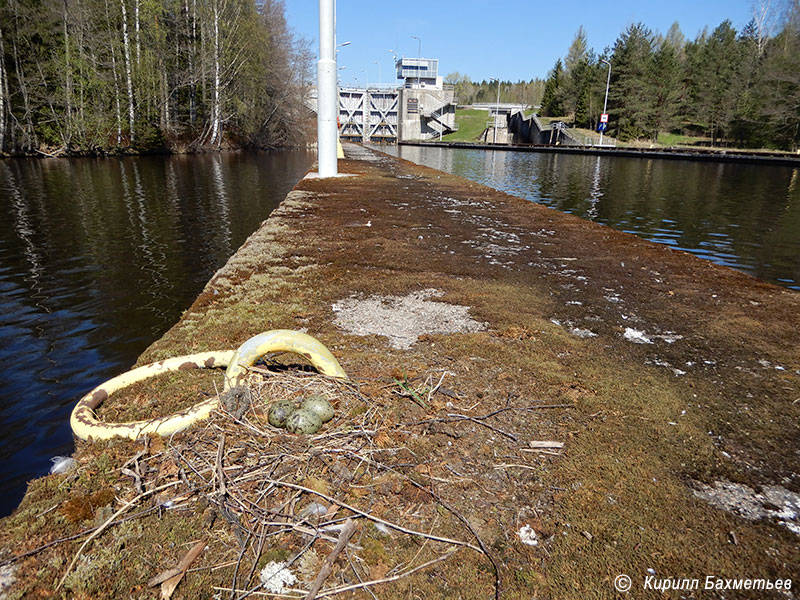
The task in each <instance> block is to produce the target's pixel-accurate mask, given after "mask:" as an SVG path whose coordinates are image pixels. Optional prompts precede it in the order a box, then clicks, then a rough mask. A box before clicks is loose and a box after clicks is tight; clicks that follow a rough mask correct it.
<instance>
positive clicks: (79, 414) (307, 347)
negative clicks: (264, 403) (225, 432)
mask: <svg viewBox="0 0 800 600" xmlns="http://www.w3.org/2000/svg"><path fill="white" fill-rule="evenodd" d="M272 352H293V353H296V354H300V355H301V356H304V357H305V358H307V359H308V360H309V361H310V362H311V364H312V365H313V366H314V367H315V368H316V369H317V370H318V371H320V372H321V373H323V374H325V375H330V376H332V377H339V378H342V379H347V374H346V373H345V372H344V369H342V367H341V365H339V363H338V361H337V360H336V359H335V358H334V357H333V355H332V354H331V353H330V352H329V351H328V349H327V348H326V347H325V346H324V345H323V344H322V343H320V342H319V341H318V340H316V339H314V338H313V337H311V336H310V335H308V334H306V333H302V332H299V331H290V330H287V329H279V330H274V331H267V332H265V333H261V334H259V335H257V336H255V337H253V338H250V339H249V340H247V341H246V342H245V343H244V344H242V345H241V346H240V347H239V349H238V350H225V351H221V352H201V353H199V354H192V355H189V356H178V357H175V358H169V359H166V360H162V361H159V362H155V363H152V364H149V365H145V366H143V367H138V368H136V369H133V370H131V371H128V372H127V373H123V374H121V375H118V376H116V377H114V378H113V379H109V380H108V381H106V382H105V383H103V384H102V385H99V386H97V387H96V388H94V389H93V390H92V391H91V392H89V393H88V394H86V395H85V396H84V397H83V398H81V399H80V400H79V401H78V404H77V405H76V406H75V408H74V409H73V410H72V415H71V416H70V426H71V427H72V431H73V433H74V434H75V436H76V437H78V438H80V439H82V440H88V439H90V438H92V439H96V440H105V439H110V438H113V437H123V438H129V439H132V440H135V439H138V438H139V437H141V436H143V435H146V434H158V435H172V434H173V433H175V432H178V431H181V430H182V429H186V428H187V427H189V426H190V425H193V424H194V423H197V422H199V421H202V420H204V419H207V418H208V416H209V415H210V414H211V412H212V411H213V410H215V409H216V408H217V407H218V405H219V400H218V398H216V397H214V398H210V399H208V400H204V401H203V402H199V403H197V404H195V405H194V406H192V407H190V408H188V409H185V410H182V411H179V412H177V413H175V414H173V415H169V416H166V417H157V418H153V419H146V420H142V421H130V422H127V423H103V422H102V421H100V420H99V419H98V418H97V415H96V414H95V409H97V407H98V406H100V404H101V403H102V402H103V401H105V400H106V399H107V398H108V397H109V396H111V395H112V394H113V393H114V392H117V391H119V390H121V389H122V388H125V387H127V386H129V385H132V384H134V383H137V382H139V381H143V380H144V379H148V378H150V377H154V376H156V375H160V374H161V373H166V372H169V371H184V370H192V369H209V368H215V367H225V366H227V367H228V369H227V371H226V373H225V384H224V389H225V390H228V389H229V388H231V387H234V386H236V385H239V384H240V383H241V382H242V380H243V379H244V376H245V375H246V373H247V367H251V366H253V365H254V364H255V363H256V362H258V360H259V359H260V358H262V357H263V356H264V355H266V354H269V353H272Z"/></svg>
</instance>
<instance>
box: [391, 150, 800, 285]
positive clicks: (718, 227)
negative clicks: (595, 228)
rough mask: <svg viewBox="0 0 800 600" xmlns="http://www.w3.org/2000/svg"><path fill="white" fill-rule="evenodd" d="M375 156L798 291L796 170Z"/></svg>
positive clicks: (485, 155)
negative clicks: (410, 164)
mask: <svg viewBox="0 0 800 600" xmlns="http://www.w3.org/2000/svg"><path fill="white" fill-rule="evenodd" d="M381 150H384V151H386V152H391V153H393V154H397V155H399V156H401V157H403V158H405V159H407V160H411V161H413V162H416V163H420V164H424V165H427V166H429V167H433V168H434V169H439V170H441V171H447V172H449V173H454V174H456V175H460V176H462V177H466V178H468V179H472V180H473V181H477V182H479V183H482V184H484V185H487V186H489V187H493V188H495V189H498V190H502V191H504V192H508V193H510V194H514V195H515V196H520V197H522V198H526V199H528V200H532V201H534V202H539V203H541V204H545V205H547V206H550V207H552V208H556V209H558V210H561V211H564V212H568V213H572V214H575V215H578V216H581V217H583V218H586V219H590V220H592V221H596V222H598V223H603V224H605V225H609V226H611V227H613V228H614V229H619V230H622V231H627V232H629V233H634V234H636V235H638V236H641V237H644V238H646V239H648V240H651V241H654V242H659V243H662V244H668V245H670V246H672V247H674V248H677V249H681V250H686V251H688V252H691V253H693V254H696V255H698V256H701V257H703V258H707V259H709V260H712V261H714V262H716V263H720V264H723V265H727V266H729V267H733V268H735V269H739V270H741V271H745V272H747V273H750V274H751V275H755V276H756V277H758V278H760V279H764V280H766V281H771V282H773V283H776V284H778V285H782V286H785V287H788V288H792V289H795V290H800V169H798V168H790V167H774V166H758V165H739V164H730V163H699V162H691V161H683V160H659V159H652V160H650V159H640V158H621V157H605V156H603V157H601V156H588V155H567V154H553V153H533V152H531V153H528V152H508V151H491V150H467V149H450V148H424V147H419V146H399V147H397V146H394V147H391V146H387V147H382V148H381Z"/></svg>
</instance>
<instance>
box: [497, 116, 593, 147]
mask: <svg viewBox="0 0 800 600" xmlns="http://www.w3.org/2000/svg"><path fill="white" fill-rule="evenodd" d="M508 130H509V131H510V132H511V134H512V143H514V144H548V145H550V144H552V145H558V146H582V145H583V144H582V142H580V141H578V140H576V139H575V138H573V137H572V136H571V135H570V133H569V131H564V130H561V131H559V130H555V131H554V130H553V128H552V127H550V126H549V125H542V123H541V121H539V119H537V118H536V115H531V116H529V117H524V116H523V115H522V113H521V112H515V113H512V114H511V115H510V116H509V117H508Z"/></svg>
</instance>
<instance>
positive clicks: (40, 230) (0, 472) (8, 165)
mask: <svg viewBox="0 0 800 600" xmlns="http://www.w3.org/2000/svg"><path fill="white" fill-rule="evenodd" d="M312 160H313V156H312V155H311V154H309V153H307V152H287V153H268V152H264V153H252V154H221V155H217V154H214V155H206V156H174V157H141V158H124V159H69V160H68V159H56V160H5V161H0V210H2V212H3V214H6V215H7V218H6V219H0V362H1V363H2V365H3V371H2V378H0V400H2V402H0V482H2V487H3V489H4V491H5V492H6V493H5V494H4V495H3V497H2V498H0V514H7V513H8V512H10V511H11V509H13V508H14V506H15V505H16V504H17V502H18V501H19V499H20V498H21V496H22V493H23V492H24V485H25V482H26V481H27V480H28V479H30V478H32V477H35V476H38V475H41V474H43V473H45V472H47V470H48V468H49V466H50V463H49V459H50V457H52V456H53V455H55V454H63V453H68V452H70V451H71V448H72V434H71V432H70V429H69V424H68V418H69V413H70V410H71V409H72V406H73V405H74V403H75V401H76V400H77V398H78V397H79V396H80V395H81V394H82V393H85V392H86V391H88V390H90V389H91V388H92V387H94V386H95V385H97V384H98V383H100V382H102V381H103V380H105V379H107V378H109V377H112V376H114V375H116V374H117V373H119V372H120V371H122V370H125V369H127V368H128V367H129V366H130V365H131V364H132V363H133V362H134V361H135V359H136V357H137V356H138V355H139V354H140V353H141V352H142V351H143V350H144V349H145V348H146V347H147V346H148V345H149V344H150V343H152V341H153V340H154V339H156V338H157V337H159V336H160V335H162V334H163V333H164V331H165V330H166V329H167V328H169V327H170V326H171V325H173V324H174V323H175V321H177V319H178V318H179V316H180V313H181V311H182V310H184V309H185V308H187V307H188V305H189V304H190V303H191V302H192V300H194V298H195V297H196V296H197V294H198V293H199V291H200V289H202V286H203V285H204V283H205V282H206V281H207V280H208V279H209V278H210V277H211V275H213V273H214V271H215V270H216V269H218V268H219V267H220V266H221V265H222V264H224V262H225V261H226V260H227V258H228V257H229V256H230V254H231V253H232V252H233V251H234V250H235V249H236V248H237V247H238V246H239V245H241V243H242V242H243V241H244V240H245V239H246V237H247V236H248V235H249V234H250V233H252V232H253V231H254V230H255V229H256V228H257V227H258V225H259V223H260V222H261V221H262V220H263V219H264V218H266V217H267V215H268V214H269V213H270V211H271V210H272V209H273V208H274V207H275V206H276V205H277V204H278V203H279V202H280V201H281V200H282V199H283V197H284V196H285V195H286V193H287V192H288V191H289V190H290V189H291V188H292V186H294V184H295V183H296V182H297V181H298V179H299V178H300V177H301V176H302V175H303V173H304V172H305V171H306V170H307V169H308V167H309V166H310V164H311V161H312Z"/></svg>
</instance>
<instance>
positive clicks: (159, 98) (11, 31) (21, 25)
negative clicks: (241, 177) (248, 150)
mask: <svg viewBox="0 0 800 600" xmlns="http://www.w3.org/2000/svg"><path fill="white" fill-rule="evenodd" d="M310 67H311V54H310V52H309V50H308V46H307V44H306V43H305V42H304V41H303V40H297V39H295V38H294V37H293V36H292V34H291V33H290V30H289V28H288V26H287V24H286V19H285V11H284V5H283V2H282V1H280V0H199V1H198V0H0V152H7V153H29V152H44V153H48V154H53V153H56V154H57V153H61V152H69V153H80V152H87V153H98V152H99V153H102V152H107V151H114V150H126V149H135V150H137V151H149V150H163V149H166V148H171V149H178V150H184V149H185V150H192V149H199V148H202V147H211V148H220V147H223V146H228V145H235V146H259V147H265V146H287V145H292V144H294V143H297V142H298V141H299V139H300V137H301V135H302V127H303V124H304V122H305V121H306V120H307V115H306V113H305V109H304V107H303V104H302V98H301V96H302V93H303V90H304V86H305V84H306V83H307V82H308V80H309V76H310Z"/></svg>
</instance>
